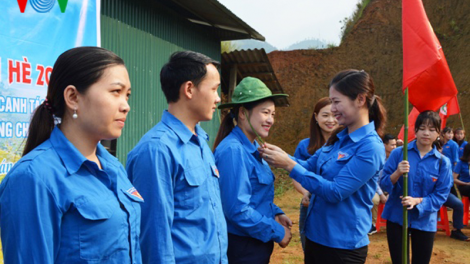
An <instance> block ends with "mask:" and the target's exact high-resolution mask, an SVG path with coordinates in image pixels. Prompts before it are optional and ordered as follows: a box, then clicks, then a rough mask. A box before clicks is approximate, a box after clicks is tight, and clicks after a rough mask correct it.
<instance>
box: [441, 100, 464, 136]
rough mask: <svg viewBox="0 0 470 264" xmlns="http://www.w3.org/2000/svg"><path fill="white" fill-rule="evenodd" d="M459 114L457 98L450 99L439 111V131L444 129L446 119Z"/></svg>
mask: <svg viewBox="0 0 470 264" xmlns="http://www.w3.org/2000/svg"><path fill="white" fill-rule="evenodd" d="M458 113H460V107H459V102H458V101H457V96H455V97H454V98H452V99H450V101H449V102H448V103H447V104H444V105H443V106H442V107H441V110H440V111H439V116H440V117H441V120H442V121H441V129H443V128H444V127H446V123H447V118H448V117H449V116H451V115H456V114H458Z"/></svg>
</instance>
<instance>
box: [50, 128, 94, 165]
mask: <svg viewBox="0 0 470 264" xmlns="http://www.w3.org/2000/svg"><path fill="white" fill-rule="evenodd" d="M49 140H50V141H51V144H52V146H53V147H54V149H55V151H56V152H57V154H58V155H59V157H60V159H61V160H62V162H63V164H64V166H65V168H66V169H67V171H68V172H69V174H74V173H76V172H77V171H78V170H79V169H80V167H81V166H82V164H83V163H84V162H85V161H86V160H87V159H86V158H85V156H83V155H82V153H80V151H78V149H77V148H76V147H75V146H74V145H73V144H72V143H71V142H70V141H69V140H68V139H67V138H66V137H65V135H64V133H62V131H61V130H60V129H59V128H58V127H57V126H56V127H55V128H54V129H53V130H52V133H51V136H50V138H49Z"/></svg>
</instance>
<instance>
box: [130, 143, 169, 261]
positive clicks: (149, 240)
mask: <svg viewBox="0 0 470 264" xmlns="http://www.w3.org/2000/svg"><path fill="white" fill-rule="evenodd" d="M172 164H173V162H172V158H171V156H170V150H169V148H168V147H167V146H165V145H164V144H161V143H153V144H147V145H143V146H141V148H140V149H139V150H138V152H136V153H134V155H131V157H129V159H128V161H127V166H126V169H127V173H128V175H129V178H130V180H131V182H132V183H133V184H134V186H135V188H136V189H137V190H138V191H139V193H140V194H141V195H142V197H143V198H144V201H145V202H144V203H143V204H142V205H141V208H142V220H141V233H140V245H141V251H142V260H143V263H175V255H174V250H173V240H172V234H171V226H172V225H173V219H174V192H173V190H174V185H173V177H172V175H173V170H172V168H173V166H172Z"/></svg>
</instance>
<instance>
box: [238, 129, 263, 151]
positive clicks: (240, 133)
mask: <svg viewBox="0 0 470 264" xmlns="http://www.w3.org/2000/svg"><path fill="white" fill-rule="evenodd" d="M232 133H233V134H234V135H235V136H236V137H237V138H238V140H240V142H241V143H242V145H243V147H244V148H245V149H246V150H248V152H249V153H251V154H253V153H255V152H257V151H258V147H259V144H258V142H256V140H255V141H254V142H253V143H251V142H250V140H249V139H248V138H247V137H246V135H245V133H243V131H242V129H241V128H240V127H239V126H235V127H234V128H233V130H232Z"/></svg>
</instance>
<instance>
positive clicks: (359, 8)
mask: <svg viewBox="0 0 470 264" xmlns="http://www.w3.org/2000/svg"><path fill="white" fill-rule="evenodd" d="M370 1H371V0H362V1H361V2H360V3H357V5H356V10H355V11H354V13H353V14H352V15H351V16H350V17H345V18H344V19H343V20H342V21H340V22H341V23H343V26H342V27H341V41H343V40H344V38H345V37H346V36H347V35H348V34H349V32H351V30H352V28H353V27H354V25H355V24H356V23H357V21H359V19H361V17H362V13H363V12H364V9H365V8H366V6H367V5H368V4H369V3H370Z"/></svg>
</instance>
